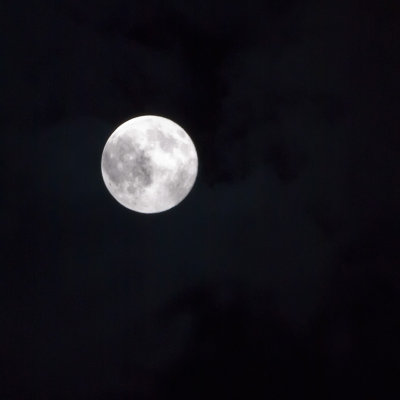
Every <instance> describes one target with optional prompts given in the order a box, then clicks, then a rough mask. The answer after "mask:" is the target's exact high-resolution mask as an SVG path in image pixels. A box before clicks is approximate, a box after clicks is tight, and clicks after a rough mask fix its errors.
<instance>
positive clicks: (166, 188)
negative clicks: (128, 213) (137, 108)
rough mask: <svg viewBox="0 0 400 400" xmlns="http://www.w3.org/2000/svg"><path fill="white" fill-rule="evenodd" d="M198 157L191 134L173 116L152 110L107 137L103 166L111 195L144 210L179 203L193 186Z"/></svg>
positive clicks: (163, 208)
mask: <svg viewBox="0 0 400 400" xmlns="http://www.w3.org/2000/svg"><path fill="white" fill-rule="evenodd" d="M197 169H198V159H197V153H196V149H195V147H194V144H193V142H192V140H191V139H190V137H189V135H188V134H187V133H186V132H185V131H184V130H183V129H182V128H181V127H180V126H179V125H177V124H176V123H175V122H173V121H171V120H169V119H167V118H163V117H158V116H154V115H146V116H142V117H137V118H133V119H131V120H129V121H127V122H125V123H123V124H122V125H121V126H119V127H118V128H117V129H116V130H115V131H114V132H113V133H112V135H111V136H110V138H109V139H108V141H107V143H106V145H105V147H104V150H103V154H102V158H101V172H102V175H103V179H104V183H105V185H106V187H107V189H108V190H109V192H110V193H111V195H112V196H113V197H114V198H115V199H116V200H117V201H118V202H119V203H121V204H122V205H123V206H125V207H127V208H129V209H131V210H133V211H137V212H141V213H147V214H150V213H158V212H162V211H166V210H169V209H170V208H172V207H174V206H176V205H177V204H178V203H180V202H181V201H182V200H183V199H184V198H185V197H186V196H187V195H188V193H189V192H190V190H191V189H192V187H193V185H194V182H195V180H196V176H197Z"/></svg>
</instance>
